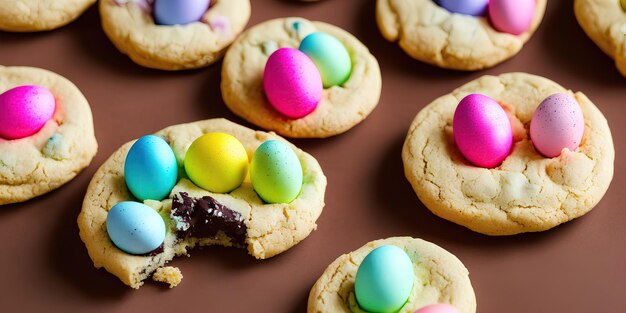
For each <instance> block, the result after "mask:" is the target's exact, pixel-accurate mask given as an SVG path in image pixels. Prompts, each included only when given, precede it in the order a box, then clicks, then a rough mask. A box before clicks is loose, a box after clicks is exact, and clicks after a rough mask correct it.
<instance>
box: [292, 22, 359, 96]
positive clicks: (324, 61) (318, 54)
mask: <svg viewBox="0 0 626 313" xmlns="http://www.w3.org/2000/svg"><path fill="white" fill-rule="evenodd" d="M298 49H299V50H300V51H302V52H304V54H306V55H307V56H308V57H309V58H311V60H313V63H315V66H317V69H318V70H319V72H320V74H321V76H322V83H323V85H324V88H329V87H332V86H335V85H342V84H343V83H345V82H346V81H347V80H348V79H349V78H350V73H351V72H352V59H350V54H348V50H346V47H345V46H344V45H343V44H342V43H341V41H339V40H338V39H337V38H335V37H333V36H331V35H329V34H327V33H323V32H315V33H312V34H310V35H308V36H306V37H304V39H303V40H302V42H301V43H300V47H299V48H298Z"/></svg>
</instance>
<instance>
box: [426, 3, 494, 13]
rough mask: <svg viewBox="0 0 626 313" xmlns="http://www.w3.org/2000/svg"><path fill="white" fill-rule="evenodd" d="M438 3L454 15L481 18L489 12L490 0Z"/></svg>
mask: <svg viewBox="0 0 626 313" xmlns="http://www.w3.org/2000/svg"><path fill="white" fill-rule="evenodd" d="M437 3H439V5H440V6H441V7H443V8H444V9H446V10H448V11H450V12H452V13H459V14H465V15H474V16H480V15H484V14H485V13H486V12H487V6H488V5H489V0H437Z"/></svg>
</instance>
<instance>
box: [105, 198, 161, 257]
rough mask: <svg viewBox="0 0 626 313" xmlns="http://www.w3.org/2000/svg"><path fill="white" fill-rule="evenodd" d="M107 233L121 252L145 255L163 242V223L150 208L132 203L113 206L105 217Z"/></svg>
mask: <svg viewBox="0 0 626 313" xmlns="http://www.w3.org/2000/svg"><path fill="white" fill-rule="evenodd" d="M106 226H107V233H108V234H109V238H111V241H113V243H114V244H115V246H117V247H118V248H120V249H121V250H123V251H125V252H127V253H131V254H145V253H148V252H151V251H153V250H154V249H156V248H158V247H159V246H160V245H161V244H162V243H163V241H164V240H165V222H164V221H163V219H162V218H161V216H160V215H159V213H157V211H155V210H154V209H152V208H151V207H149V206H147V205H145V204H143V203H139V202H133V201H124V202H120V203H118V204H116V205H114V206H113V207H112V208H111V210H109V214H108V215H107V221H106Z"/></svg>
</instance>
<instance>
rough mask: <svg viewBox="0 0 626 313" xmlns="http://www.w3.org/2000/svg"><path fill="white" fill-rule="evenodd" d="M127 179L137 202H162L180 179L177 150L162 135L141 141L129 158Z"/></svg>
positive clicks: (129, 154) (126, 164)
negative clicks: (175, 153)
mask: <svg viewBox="0 0 626 313" xmlns="http://www.w3.org/2000/svg"><path fill="white" fill-rule="evenodd" d="M124 179H125V180H126V186H128V189H129V190H130V192H131V193H132V194H133V195H134V196H135V197H136V198H137V199H139V200H141V201H143V200H146V199H152V200H162V199H163V198H165V197H167V196H168V195H169V194H170V191H172V188H174V185H176V181H177V180H178V164H177V163H176V156H174V151H172V148H171V147H170V145H169V144H167V142H165V140H163V138H161V137H159V136H154V135H148V136H143V137H141V138H139V139H138V140H137V141H136V142H135V143H134V144H133V146H132V147H131V148H130V150H129V151H128V154H127V155H126V161H125V163H124Z"/></svg>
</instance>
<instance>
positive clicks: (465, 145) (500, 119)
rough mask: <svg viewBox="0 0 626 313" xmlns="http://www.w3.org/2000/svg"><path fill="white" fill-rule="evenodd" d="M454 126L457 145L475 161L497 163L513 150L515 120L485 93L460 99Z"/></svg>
mask: <svg viewBox="0 0 626 313" xmlns="http://www.w3.org/2000/svg"><path fill="white" fill-rule="evenodd" d="M452 129H453V133H454V141H455V142H456V145H457V147H458V148H459V150H460V151H461V153H462V154H463V156H464V157H465V158H466V159H467V160H468V161H470V162H471V163H473V164H474V165H477V166H480V167H486V168H493V167H496V166H498V165H500V163H502V161H504V159H505V158H506V157H507V156H508V155H509V152H510V151H511V146H512V144H513V131H512V129H511V122H510V121H509V118H508V116H507V115H506V112H505V111H504V109H502V107H501V106H500V105H499V104H498V103H497V102H496V101H495V100H493V99H491V98H489V97H487V96H485V95H481V94H470V95H468V96H466V97H465V98H463V100H461V102H459V105H458V106H457V108H456V111H454V119H453V121H452Z"/></svg>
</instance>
